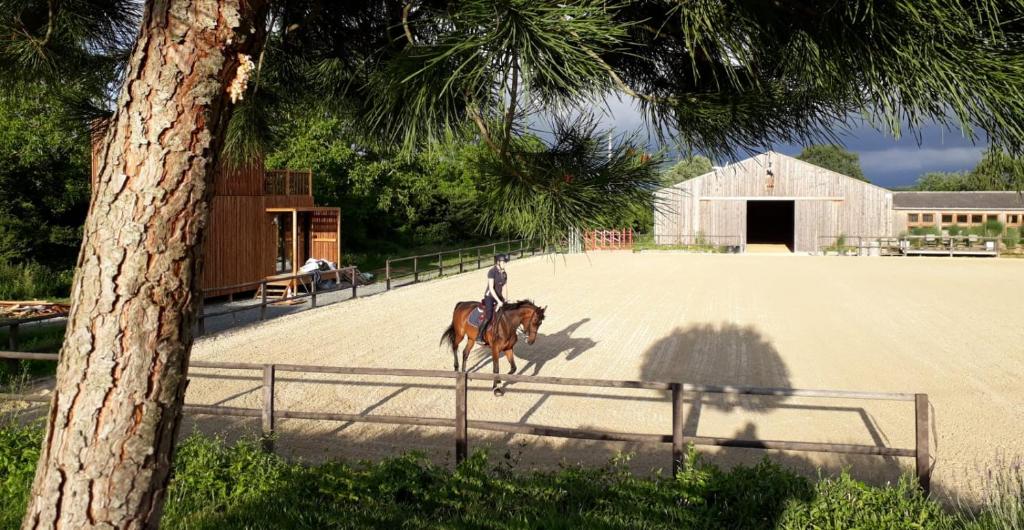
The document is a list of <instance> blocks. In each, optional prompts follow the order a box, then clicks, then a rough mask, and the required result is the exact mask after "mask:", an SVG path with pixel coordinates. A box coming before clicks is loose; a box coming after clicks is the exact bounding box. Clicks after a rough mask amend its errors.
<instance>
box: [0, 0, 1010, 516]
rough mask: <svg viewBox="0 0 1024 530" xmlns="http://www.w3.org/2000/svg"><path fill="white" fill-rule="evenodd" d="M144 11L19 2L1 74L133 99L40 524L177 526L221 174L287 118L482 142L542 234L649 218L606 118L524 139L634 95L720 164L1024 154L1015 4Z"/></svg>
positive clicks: (65, 358)
mask: <svg viewBox="0 0 1024 530" xmlns="http://www.w3.org/2000/svg"><path fill="white" fill-rule="evenodd" d="M139 5H140V4H139V3H137V2H136V1H135V0H76V1H74V2H70V1H67V2H65V1H55V0H18V1H10V2H4V3H3V4H0V8H2V9H0V29H2V33H3V34H4V35H5V38H4V39H2V40H0V79H3V80H4V82H7V81H8V80H27V79H38V80H40V81H45V82H47V83H51V84H55V85H57V84H69V85H75V84H81V85H82V87H83V90H85V92H86V93H88V92H91V93H92V94H93V95H92V101H96V100H100V101H102V99H103V95H104V94H110V93H111V92H116V93H117V94H118V100H117V104H116V105H114V106H113V115H112V116H110V119H109V127H108V128H107V129H106V132H105V135H106V136H105V137H104V143H103V149H102V150H101V152H100V153H99V154H98V161H99V165H98V168H99V172H98V185H97V187H96V189H95V190H94V192H93V198H92V207H91V211H90V214H89V217H88V219H87V220H86V225H85V229H84V238H83V245H82V251H81V253H80V256H79V263H80V267H79V269H78V272H77V274H76V278H75V283H74V288H73V293H74V300H73V309H72V313H71V315H70V319H69V325H68V326H69V330H68V334H67V339H66V341H65V344H64V347H63V350H62V355H61V361H60V365H59V367H58V373H57V387H56V390H55V392H54V397H53V402H52V404H51V410H52V413H51V414H50V415H48V417H47V424H48V433H47V435H46V437H45V439H44V442H43V443H44V445H43V448H42V452H41V456H40V459H39V466H38V469H37V473H36V479H35V483H34V485H33V492H34V495H33V497H32V501H31V504H30V506H29V508H28V513H27V515H26V519H25V523H24V526H25V527H26V528H30V527H36V526H46V527H49V526H63V527H67V528H77V527H85V526H100V525H105V526H109V527H117V528H128V527H152V526H155V525H156V524H157V521H158V520H159V515H160V512H161V507H162V502H163V497H164V492H165V491H166V485H167V481H168V478H169V476H170V461H171V455H172V453H173V448H174V440H175V434H176V432H177V428H178V425H179V422H180V413H181V405H182V401H183V396H184V391H185V388H186V382H187V379H186V368H187V363H188V352H189V349H190V346H191V340H192V338H191V335H190V332H189V330H191V329H192V325H193V324H194V322H195V316H196V309H197V300H199V299H200V298H201V295H200V292H199V278H200V277H201V274H200V273H201V263H202V259H201V256H200V253H201V249H202V245H201V243H202V236H203V232H202V230H203V227H204V224H205V223H204V221H205V219H206V216H207V215H208V201H207V200H206V199H207V197H208V193H209V190H210V188H211V183H212V175H213V168H214V167H216V164H217V163H219V162H220V161H221V159H222V158H223V157H222V147H225V146H226V147H227V149H228V151H227V152H226V153H225V154H230V153H235V155H239V154H241V156H242V157H243V158H244V157H245V156H250V155H253V154H254V153H258V151H259V150H260V149H261V145H264V144H263V143H262V142H263V140H265V139H266V136H265V135H264V133H266V132H268V131H270V130H271V128H270V127H267V125H268V124H271V123H273V122H272V121H270V120H269V117H271V116H272V114H271V115H268V114H265V113H264V112H265V111H267V112H273V111H275V110H276V107H277V106H279V105H280V103H281V102H284V101H293V102H295V103H297V104H299V103H301V104H303V105H306V106H309V107H311V108H326V107H337V108H338V109H339V110H345V109H347V110H349V111H351V112H352V113H354V114H355V115H357V116H359V118H360V123H361V125H360V127H359V130H360V131H362V132H363V133H364V134H365V136H366V142H365V143H367V144H368V145H369V144H371V143H381V144H400V145H402V146H404V147H405V149H406V150H408V151H416V150H418V149H422V148H424V147H425V146H426V145H428V144H430V143H433V142H437V141H440V140H442V139H444V138H446V137H448V136H449V135H452V134H463V133H464V131H466V130H467V126H469V127H472V128H473V129H472V130H473V131H474V132H473V135H474V136H475V137H476V138H477V139H478V140H479V141H480V142H481V143H482V144H483V145H484V146H486V151H485V153H486V156H483V157H481V167H482V168H483V169H482V173H483V175H485V176H486V177H487V178H488V179H489V180H490V181H491V184H492V185H491V186H489V187H488V188H487V189H488V190H490V191H488V192H487V194H486V195H485V196H484V197H483V203H484V205H485V208H484V211H485V213H489V214H490V215H489V217H487V218H486V219H485V223H486V226H488V227H489V228H490V229H492V230H503V229H507V230H515V231H517V232H519V233H521V234H524V235H538V236H541V237H554V236H556V235H557V234H559V232H560V231H562V230H564V229H565V228H566V227H578V226H586V225H588V224H593V223H599V222H601V221H602V220H604V219H606V218H608V217H609V216H610V215H611V214H612V213H613V212H614V211H615V210H617V209H620V208H623V207H626V206H630V205H634V206H635V205H637V204H639V203H642V202H645V201H650V200H651V197H652V195H653V191H654V188H655V187H656V185H657V184H658V179H657V176H656V175H655V174H654V170H653V167H654V164H655V163H656V162H657V160H644V159H643V157H638V156H637V155H636V153H635V151H633V152H631V146H628V145H620V146H619V147H617V148H616V149H614V150H613V153H612V158H611V159H610V160H609V159H608V158H607V157H606V156H598V153H601V152H602V151H603V150H601V149H599V148H598V147H597V145H596V144H597V142H598V140H596V139H594V138H593V134H594V133H595V132H597V131H596V130H595V129H594V128H593V127H592V126H589V125H588V124H587V123H586V122H585V121H583V122H580V123H575V124H568V125H569V126H562V125H557V124H556V126H555V127H553V129H554V132H553V135H552V136H553V138H552V139H551V140H549V141H546V142H540V143H538V142H536V141H530V140H529V139H524V137H523V134H524V132H525V131H526V130H527V127H528V126H531V124H534V123H535V122H536V118H537V117H538V116H540V115H542V114H551V113H552V112H551V111H555V112H553V113H554V114H558V115H574V114H578V113H582V114H586V112H585V111H586V110H587V109H588V108H589V107H591V106H592V105H593V104H594V103H595V102H599V101H601V100H603V99H604V98H605V97H609V96H611V95H613V94H624V95H626V96H628V97H630V98H632V99H634V100H635V101H638V102H639V103H640V105H641V107H642V109H643V110H644V112H645V114H646V115H647V117H648V118H649V120H650V122H651V123H653V124H654V125H655V126H656V129H657V130H658V131H667V130H672V131H676V132H677V133H678V134H679V135H680V137H681V140H682V141H683V142H684V143H686V144H687V145H688V146H689V147H691V148H693V149H694V150H696V151H699V152H704V153H709V154H711V155H717V154H719V153H722V152H729V151H733V150H735V149H737V148H743V147H749V148H757V147H763V146H765V145H768V144H769V143H771V142H772V141H782V142H790V143H796V142H800V143H803V144H810V143H814V142H816V141H817V142H820V141H821V140H822V139H828V138H830V137H831V136H832V134H831V133H830V130H831V128H832V127H834V126H835V125H836V123H837V122H839V125H842V124H844V123H845V122H848V121H849V120H850V119H852V118H850V117H851V116H855V115H867V116H872V117H873V119H875V121H876V125H877V126H878V127H880V128H884V129H887V130H889V131H890V132H893V133H896V132H897V130H898V127H899V125H900V124H901V123H902V120H903V119H904V118H906V117H910V127H911V128H912V129H914V128H917V127H919V126H920V125H921V124H922V123H925V122H928V121H932V120H934V121H937V122H939V123H942V124H948V125H951V126H957V127H960V128H962V129H964V130H980V131H983V132H984V133H985V134H986V135H987V136H988V137H990V138H994V139H995V140H996V141H997V142H998V143H999V144H1000V145H999V147H1001V148H1006V149H1007V150H1008V151H1009V152H1011V153H1013V154H1019V153H1021V152H1022V151H1024V99H1022V98H1020V97H1019V94H1020V93H1021V92H1022V91H1024V66H1022V65H1024V52H1022V51H1021V50H1022V48H1021V46H1019V44H1020V42H1021V40H1022V38H1024V32H1022V29H1024V28H1022V27H1021V24H1020V22H1019V21H1020V20H1022V19H1024V6H1022V5H1021V4H1020V3H1018V2H1011V1H1008V0H983V1H981V2H974V1H971V2H967V1H956V0H949V1H947V2H929V3H921V2H917V1H912V0H897V1H894V2H847V3H842V4H841V5H838V7H837V3H836V2H834V1H832V0H829V1H809V2H782V3H776V4H771V5H768V4H764V3H761V2H741V1H735V0H727V1H723V2H686V3H680V2H675V1H669V0H662V1H659V0H655V1H643V2H641V1H638V0H636V1H635V0H620V1H611V2H609V1H606V0H578V1H576V2H568V3H567V2H550V1H543V0H501V1H497V2H495V1H491V0H461V1H454V0H452V1H444V0H423V1H421V2H416V1H413V2H407V1H399V0H381V1H379V2H324V1H321V0H294V1H289V2H278V1H276V0H163V1H160V2H157V1H155V0H146V1H145V2H143V3H142V6H143V7H144V10H143V13H142V16H141V20H140V19H139V18H136V16H135V15H136V14H137V13H136V10H137V9H138V7H139ZM139 20H140V22H141V23H140V24H136V21H139ZM652 21H656V22H657V23H656V24H652ZM136 28H137V30H138V31H137V38H135V39H132V38H131V35H133V34H134V30H135V29H136ZM865 35H868V36H870V38H864V36H865ZM128 49H130V50H131V52H130V53H124V52H125V51H126V50H128ZM108 64H113V65H114V66H115V67H114V68H112V69H111V70H106V69H105V68H100V67H98V65H103V66H106V65H108ZM116 66H122V67H123V68H120V69H118V68H116ZM94 72H101V73H110V72H115V73H119V74H120V75H121V76H122V77H121V78H123V82H119V83H118V82H115V83H114V86H115V87H118V90H116V91H110V90H107V87H106V85H105V84H101V83H96V82H93V80H94V79H96V78H100V77H103V75H99V74H95V73H94ZM112 78H113V79H121V78H118V77H116V76H115V77H112ZM107 82H109V79H108V81H107ZM239 102H241V104H240V103H239ZM236 107H237V109H236ZM562 111H567V112H562ZM541 144H543V145H541ZM601 154H602V155H604V154H606V153H601Z"/></svg>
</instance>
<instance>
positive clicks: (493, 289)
mask: <svg viewBox="0 0 1024 530" xmlns="http://www.w3.org/2000/svg"><path fill="white" fill-rule="evenodd" d="M506 263H508V255H507V254H498V255H497V256H495V258H494V266H493V267H491V269H490V270H489V271H487V290H485V291H484V308H485V310H486V312H485V314H484V323H483V324H481V325H480V332H479V333H477V335H476V342H477V344H487V341H486V340H485V339H484V335H485V334H486V333H487V326H488V325H489V324H490V323H491V320H492V319H494V314H495V313H497V312H498V311H500V310H501V306H503V305H504V304H505V297H504V296H503V295H502V291H503V290H504V288H505V284H507V283H508V274H507V273H506V272H505V264H506Z"/></svg>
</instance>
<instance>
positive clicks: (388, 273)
mask: <svg viewBox="0 0 1024 530" xmlns="http://www.w3.org/2000/svg"><path fill="white" fill-rule="evenodd" d="M384 276H386V277H387V289H386V290H387V291H390V290H391V260H387V261H385V262H384Z"/></svg>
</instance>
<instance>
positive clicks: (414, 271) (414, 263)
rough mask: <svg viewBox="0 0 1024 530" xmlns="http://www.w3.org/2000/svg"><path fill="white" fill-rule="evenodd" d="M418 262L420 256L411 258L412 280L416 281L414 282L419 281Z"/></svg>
mask: <svg viewBox="0 0 1024 530" xmlns="http://www.w3.org/2000/svg"><path fill="white" fill-rule="evenodd" d="M419 262H420V258H419V257H418V256H417V257H414V258H412V282H413V283H416V282H418V281H420V269H419Z"/></svg>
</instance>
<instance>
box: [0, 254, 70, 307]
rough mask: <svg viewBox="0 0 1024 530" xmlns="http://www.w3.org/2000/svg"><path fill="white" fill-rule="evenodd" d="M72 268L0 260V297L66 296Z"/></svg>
mask: <svg viewBox="0 0 1024 530" xmlns="http://www.w3.org/2000/svg"><path fill="white" fill-rule="evenodd" d="M72 275H73V271H72V270H62V271H58V270H54V269H51V268H49V267H46V266H43V265H39V264H38V263H23V264H14V263H7V262H0V299H2V300H34V299H36V298H66V297H67V296H68V293H70V292H71V279H72Z"/></svg>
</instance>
